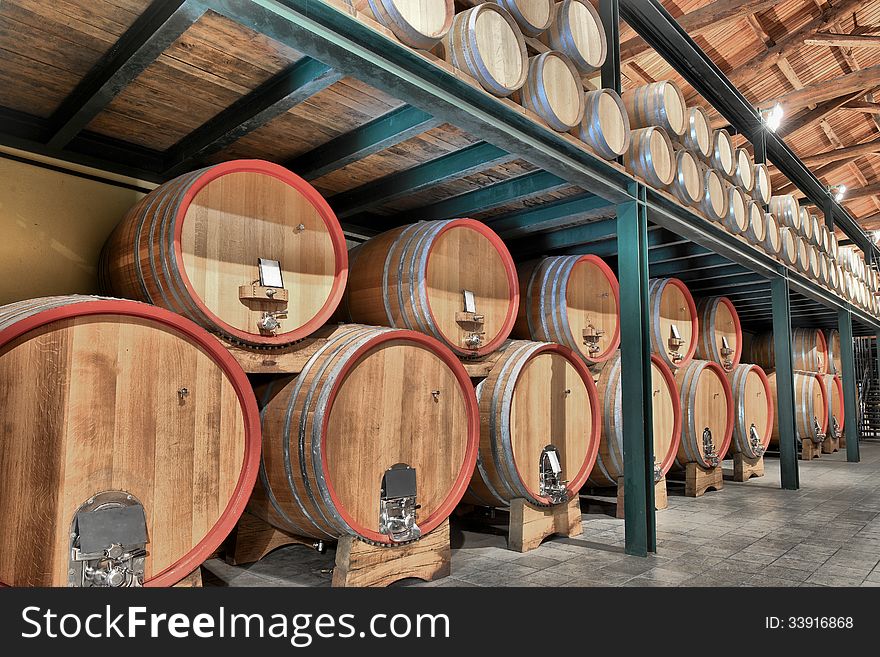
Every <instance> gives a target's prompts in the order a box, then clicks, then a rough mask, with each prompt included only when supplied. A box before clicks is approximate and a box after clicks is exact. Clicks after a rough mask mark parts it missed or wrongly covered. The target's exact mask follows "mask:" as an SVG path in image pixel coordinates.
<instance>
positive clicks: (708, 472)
mask: <svg viewBox="0 0 880 657" xmlns="http://www.w3.org/2000/svg"><path fill="white" fill-rule="evenodd" d="M710 488H714V489H715V490H721V489H722V488H724V473H723V471H722V470H721V465H717V466H715V467H714V468H702V467H700V466H699V465H697V464H696V463H688V464H687V466H686V467H685V473H684V494H685V497H702V496H703V495H704V494H705V493H706V491H707V490H709V489H710Z"/></svg>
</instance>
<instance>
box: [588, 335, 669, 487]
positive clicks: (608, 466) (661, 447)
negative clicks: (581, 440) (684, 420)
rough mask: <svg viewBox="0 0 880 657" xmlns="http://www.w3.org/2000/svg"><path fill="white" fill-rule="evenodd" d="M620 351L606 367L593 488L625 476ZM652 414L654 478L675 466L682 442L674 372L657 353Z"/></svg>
mask: <svg viewBox="0 0 880 657" xmlns="http://www.w3.org/2000/svg"><path fill="white" fill-rule="evenodd" d="M620 372H621V364H620V351H619V350H618V351H616V352H615V354H614V356H613V357H612V358H611V359H610V360H609V361H608V362H607V363H605V365H604V366H603V367H602V371H601V372H600V374H599V381H598V383H597V384H596V385H597V388H598V391H599V403H600V404H601V408H602V439H601V441H600V443H599V454H598V456H597V457H596V465H595V466H594V467H593V471H592V472H591V473H590V479H589V481H590V483H591V484H592V485H593V486H616V485H617V481H618V479H620V478H621V477H623V474H624V473H623V415H624V408H625V407H624V405H623V386H622V385H621V375H620ZM651 390H652V393H651V415H652V417H653V422H652V427H653V438H654V441H653V442H654V479H655V480H659V479H660V478H661V477H663V476H664V475H665V474H666V473H667V472H669V468H671V467H672V462H673V461H674V460H675V455H676V454H677V453H678V446H679V442H680V440H681V405H680V404H679V399H678V389H677V388H676V386H675V378H674V377H673V376H672V370H670V369H669V367H668V366H667V365H666V364H665V363H664V362H663V361H662V360H661V359H660V357H659V356H657V355H656V354H652V355H651Z"/></svg>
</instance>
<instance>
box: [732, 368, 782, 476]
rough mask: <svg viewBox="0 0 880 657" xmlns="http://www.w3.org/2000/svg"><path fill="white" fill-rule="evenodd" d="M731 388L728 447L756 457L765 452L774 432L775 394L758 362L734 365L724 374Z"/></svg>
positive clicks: (733, 450)
mask: <svg viewBox="0 0 880 657" xmlns="http://www.w3.org/2000/svg"><path fill="white" fill-rule="evenodd" d="M727 378H728V380H729V381H730V388H731V391H732V392H733V418H734V425H733V440H731V442H730V451H731V452H733V453H738V454H743V455H745V456H746V457H747V458H750V459H755V458H758V457H760V456H763V455H764V452H765V451H766V449H767V447H768V446H769V445H770V436H772V435H773V416H774V415H775V403H774V400H775V396H774V394H773V391H772V390H771V389H770V382H769V381H768V379H767V374H766V373H765V372H764V370H762V369H761V368H760V367H758V366H757V365H747V364H743V365H737V367H736V368H735V369H734V370H733V371H732V372H729V373H728V375H727Z"/></svg>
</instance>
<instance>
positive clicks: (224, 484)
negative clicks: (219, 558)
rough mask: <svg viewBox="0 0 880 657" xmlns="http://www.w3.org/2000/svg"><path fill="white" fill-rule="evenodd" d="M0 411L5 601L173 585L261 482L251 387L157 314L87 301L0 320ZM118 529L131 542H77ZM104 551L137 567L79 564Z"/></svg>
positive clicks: (28, 306)
mask: <svg viewBox="0 0 880 657" xmlns="http://www.w3.org/2000/svg"><path fill="white" fill-rule="evenodd" d="M25 372H27V374H26V375H25V374H24V373H25ZM0 399H2V400H3V410H4V414H5V418H4V422H3V438H2V440H0V526H2V527H3V531H2V536H0V586H2V585H8V586H132V585H138V584H137V582H134V581H133V580H134V579H135V578H136V579H137V580H139V581H142V583H143V584H144V585H146V586H170V585H172V584H175V583H176V582H178V581H180V580H181V579H183V578H185V577H186V576H187V575H189V574H190V573H191V572H192V571H193V570H194V569H195V568H197V567H198V566H199V564H201V563H202V562H203V561H205V560H206V559H207V558H208V557H209V556H210V555H211V554H212V553H213V552H214V550H216V549H217V548H218V547H219V546H220V544H221V542H222V541H223V540H224V539H225V538H226V536H227V534H228V533H229V532H230V531H231V530H232V528H233V527H234V526H235V523H236V522H237V521H238V518H239V516H240V515H241V513H242V511H243V510H244V508H245V504H246V502H247V499H248V496H249V495H250V493H251V489H252V488H253V485H254V480H255V479H256V477H257V471H258V469H259V455H260V427H259V411H258V409H257V404H256V400H255V399H254V396H253V392H252V391H251V388H250V385H249V383H248V380H247V377H246V376H245V374H244V372H243V371H242V370H241V367H240V366H239V365H238V364H237V363H236V362H235V361H234V360H233V358H232V357H231V356H230V355H229V353H228V352H227V351H226V350H225V349H224V348H223V347H222V346H221V345H220V343H219V342H218V341H217V340H216V338H214V337H213V336H212V335H210V334H209V333H207V332H206V331H205V330H204V329H202V328H200V327H199V326H197V325H196V324H194V323H193V322H191V321H189V320H188V319H186V318H184V317H181V316H180V315H176V314H174V313H171V312H169V311H167V310H164V309H162V308H157V307H155V306H149V305H147V304H142V303H136V302H134V301H124V300H119V299H108V298H100V297H84V296H63V297H47V298H41V299H33V300H29V301H21V302H18V303H13V304H10V305H7V306H0ZM81 513H82V514H88V516H89V517H88V518H86V517H84V516H83V515H81ZM104 513H108V514H112V515H101V514H104ZM116 514H122V515H124V516H125V517H126V518H127V519H128V521H129V522H133V523H134V526H133V527H132V531H130V532H128V533H125V535H124V536H122V535H120V534H115V533H114V534H113V535H112V536H103V538H102V537H101V536H98V535H96V534H94V533H89V530H87V529H86V527H87V525H88V526H91V527H93V526H94V522H91V523H86V520H94V521H97V522H98V523H99V524H100V523H101V522H103V523H107V522H108V521H112V522H114V523H115V522H121V521H120V520H118V518H119V516H117V515H116ZM102 518H103V519H104V520H103V521H102ZM72 533H73V534H75V535H76V537H75V538H74V537H72V535H71V534H72ZM138 534H140V537H139V536H138ZM140 538H142V539H143V540H140ZM104 539H107V540H109V541H111V542H120V543H122V544H124V545H125V546H126V549H130V550H134V549H136V548H137V547H140V546H144V545H145V549H146V552H147V554H146V557H145V558H144V559H143V560H139V559H138V558H134V559H132V560H128V559H122V558H120V559H119V561H118V562H117V561H116V560H115V559H113V560H106V561H104V562H103V563H101V562H100V560H98V559H91V560H82V561H80V560H72V548H81V549H82V550H83V551H84V552H86V553H89V554H94V550H93V549H91V548H89V547H87V546H93V547H97V548H98V553H101V552H102V551H103V549H104V548H105V547H106V548H109V547H110V543H109V542H106V541H104ZM99 541H104V542H100V543H99V544H98V542H99ZM135 543H137V545H136V544H135ZM90 567H93V568H95V570H96V571H97V572H96V573H95V575H93V576H89V574H88V569H89V568H90ZM126 568H129V569H130V571H129V573H126V571H125V570H124V569H126ZM131 571H134V572H138V571H140V572H141V573H142V578H141V577H137V576H136V575H132V574H130V573H131Z"/></svg>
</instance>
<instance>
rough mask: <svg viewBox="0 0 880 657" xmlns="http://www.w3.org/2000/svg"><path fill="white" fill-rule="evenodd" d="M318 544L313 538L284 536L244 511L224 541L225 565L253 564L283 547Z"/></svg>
mask: <svg viewBox="0 0 880 657" xmlns="http://www.w3.org/2000/svg"><path fill="white" fill-rule="evenodd" d="M318 542H319V541H317V540H316V539H314V538H303V537H301V536H292V535H291V534H286V533H284V532H282V531H279V530H277V529H275V528H274V527H272V526H271V525H270V524H268V523H266V522H264V521H263V520H260V519H259V518H257V517H256V516H254V515H251V514H250V513H248V512H247V511H245V512H244V513H243V514H241V518H240V519H239V521H238V524H237V525H236V526H235V529H233V530H232V533H231V534H229V537H228V538H227V539H226V546H225V552H226V554H225V557H226V563H228V564H230V565H232V566H238V565H240V564H244V563H254V562H256V561H259V560H260V559H262V558H263V557H265V556H266V555H267V554H269V553H270V552H272V551H273V550H276V549H278V548H280V547H284V546H285V545H307V546H308V547H310V548H314V547H316V545H317V544H318Z"/></svg>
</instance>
